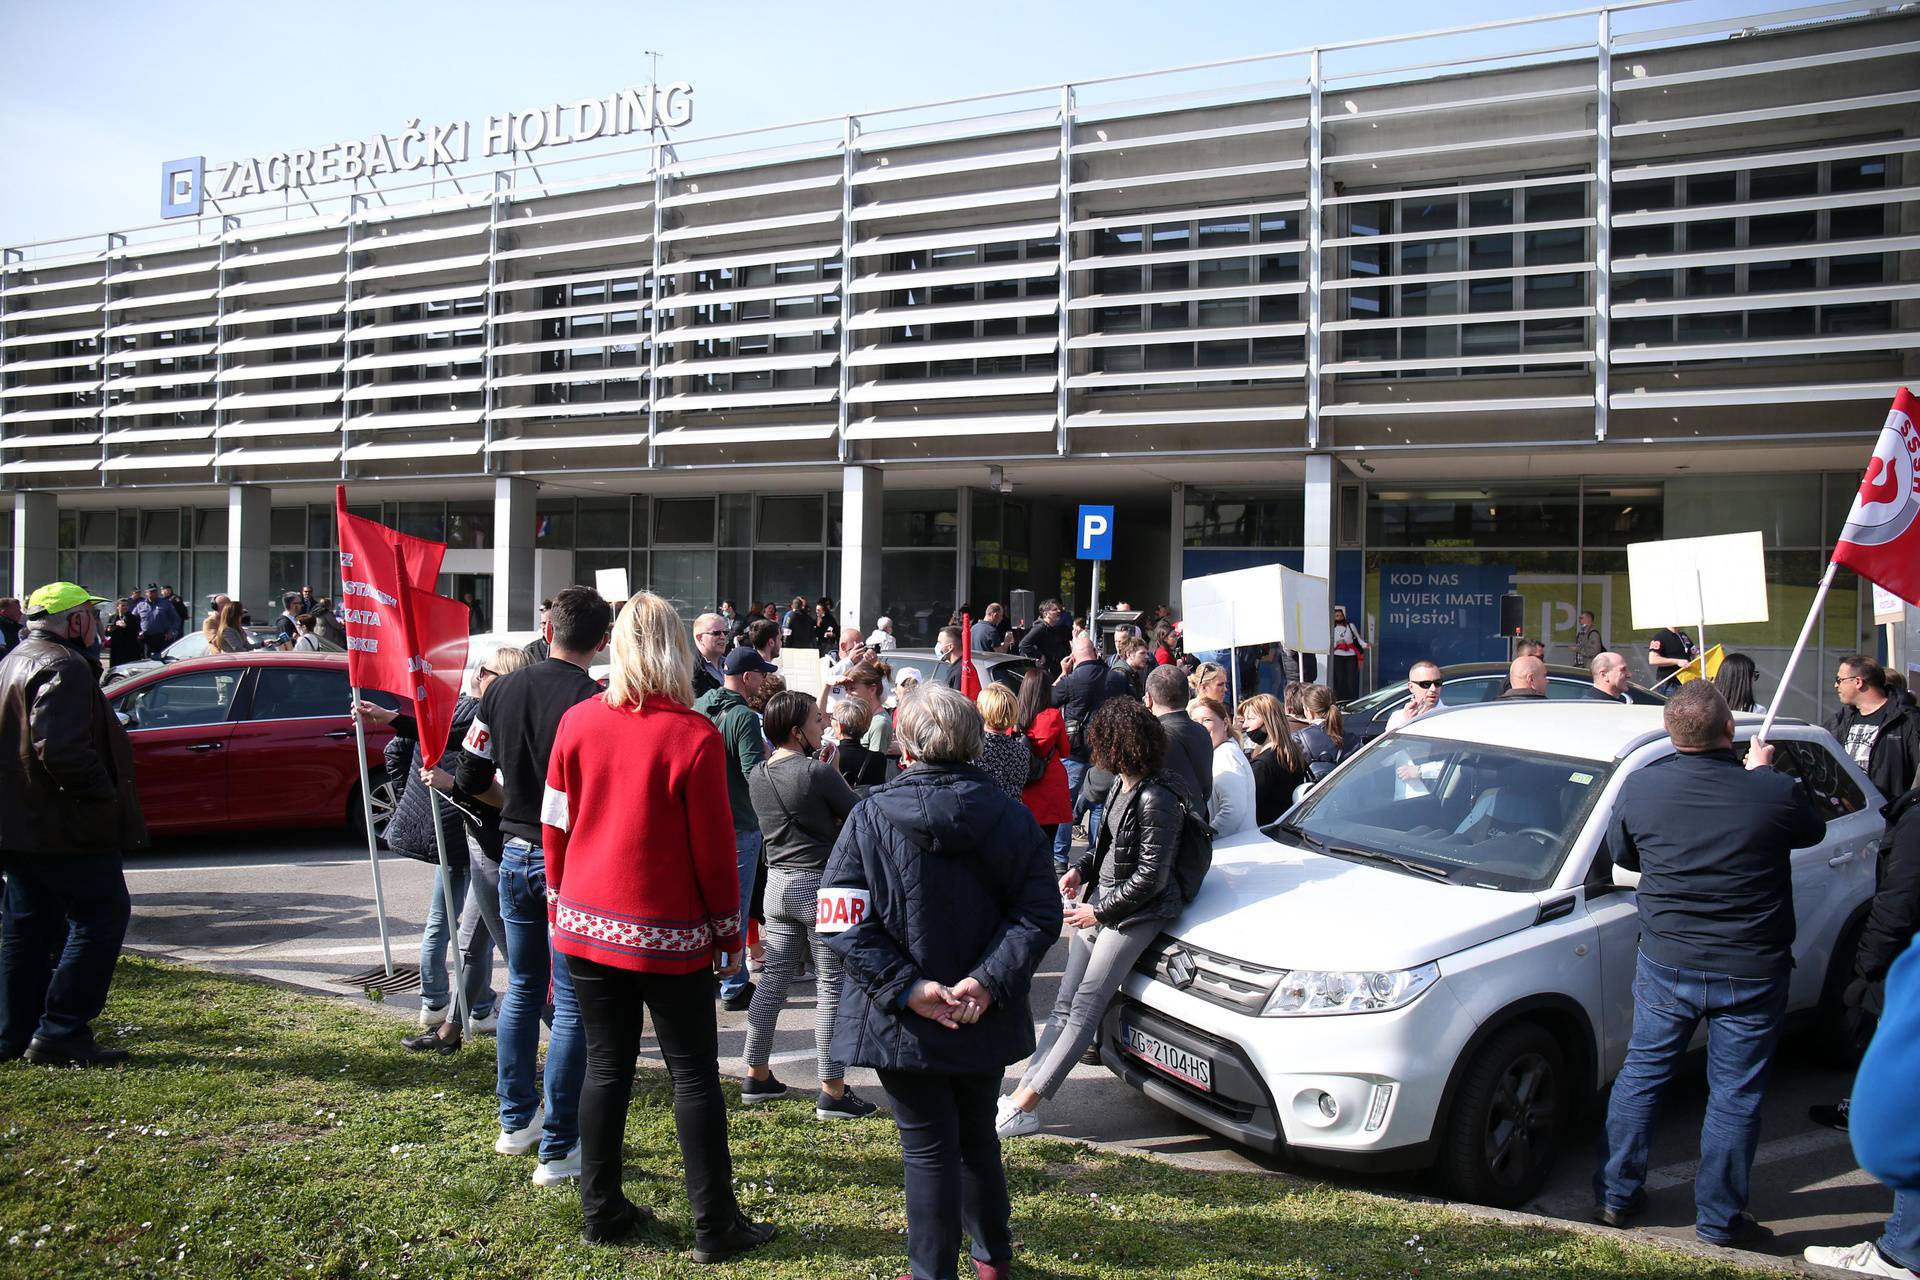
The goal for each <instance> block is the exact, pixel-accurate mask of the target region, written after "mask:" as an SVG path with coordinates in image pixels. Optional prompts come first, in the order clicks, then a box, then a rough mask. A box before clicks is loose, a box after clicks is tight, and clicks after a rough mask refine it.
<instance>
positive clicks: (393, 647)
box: [333, 485, 447, 741]
mask: <svg viewBox="0 0 1920 1280" xmlns="http://www.w3.org/2000/svg"><path fill="white" fill-rule="evenodd" d="M333 492H334V498H333V503H334V521H335V524H336V527H337V528H338V529H339V531H340V608H339V609H338V610H337V611H336V612H337V613H338V615H339V618H340V623H341V625H342V626H343V627H345V628H346V632H347V673H348V678H349V679H351V680H352V681H353V683H354V685H355V686H357V687H358V688H361V689H383V690H385V691H386V692H388V693H391V694H392V695H394V696H395V697H396V698H411V697H412V696H413V689H414V687H415V686H414V681H413V679H412V678H411V675H410V674H409V672H408V670H407V663H408V659H409V657H410V656H411V655H410V654H408V653H406V652H403V650H404V649H405V648H406V646H405V644H404V643H403V637H402V634H401V630H400V619H399V617H398V613H399V611H400V609H401V607H402V600H401V595H402V589H403V588H404V587H406V586H409V585H411V586H412V587H413V588H414V589H415V590H417V591H423V592H426V593H428V594H431V593H432V591H433V587H434V583H435V582H436V581H437V580H438V579H439V577H440V559H441V557H442V556H443V555H445V554H446V550H447V548H446V544H445V543H440V542H429V541H427V540H426V539H425V538H415V537H412V536H411V535H408V534H404V533H400V532H397V531H396V530H393V529H389V528H387V527H386V526H385V525H383V524H378V523H376V522H374V521H372V520H368V519H365V518H363V517H361V516H352V515H348V514H347V487H346V486H345V485H339V486H337V487H336V488H335V489H334V491H333ZM422 741H427V739H422Z"/></svg>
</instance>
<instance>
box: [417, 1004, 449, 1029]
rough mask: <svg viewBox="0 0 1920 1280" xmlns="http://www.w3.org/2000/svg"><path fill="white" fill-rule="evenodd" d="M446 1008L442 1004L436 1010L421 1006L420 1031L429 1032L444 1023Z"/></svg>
mask: <svg viewBox="0 0 1920 1280" xmlns="http://www.w3.org/2000/svg"><path fill="white" fill-rule="evenodd" d="M447 1008H448V1006H447V1005H444V1004H443V1005H441V1006H440V1007H439V1008H438V1009H429V1008H427V1007H426V1006H425V1005H421V1006H420V1029H421V1030H422V1031H431V1030H433V1029H434V1028H435V1027H437V1026H439V1025H440V1024H441V1023H443V1022H445V1021H446V1020H447Z"/></svg>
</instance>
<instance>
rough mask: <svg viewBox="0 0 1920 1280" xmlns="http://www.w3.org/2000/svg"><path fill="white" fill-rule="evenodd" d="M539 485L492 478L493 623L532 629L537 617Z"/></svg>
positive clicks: (514, 478) (515, 478) (505, 628)
mask: <svg viewBox="0 0 1920 1280" xmlns="http://www.w3.org/2000/svg"><path fill="white" fill-rule="evenodd" d="M539 492H540V486H539V485H536V484H535V483H534V482H533V481H531V480H528V479H525V478H524V477H521V476H500V477H499V478H497V479H496V480H495V481H494V482H493V625H494V626H495V627H497V628H499V629H500V630H502V631H531V630H532V629H533V627H534V625H535V624H536V623H537V622H538V621H539V612H538V605H539V597H538V596H536V595H535V594H534V592H535V586H534V581H533V576H534V575H533V562H534V555H533V523H534V511H533V506H534V500H535V497H536V495H537V494H538V493H539Z"/></svg>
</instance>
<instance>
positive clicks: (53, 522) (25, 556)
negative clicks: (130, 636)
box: [6, 490, 98, 607]
mask: <svg viewBox="0 0 1920 1280" xmlns="http://www.w3.org/2000/svg"><path fill="white" fill-rule="evenodd" d="M59 550H60V504H59V502H58V501H57V500H56V499H55V498H54V496H53V495H52V494H50V493H28V492H26V491H25V490H21V491H20V492H18V493H16V494H14V495H13V564H12V566H11V567H12V570H13V590H12V591H10V592H8V593H6V594H9V595H16V596H19V597H20V601H21V604H22V606H23V607H24V606H25V603H26V599H27V596H28V595H29V594H30V593H31V592H32V591H33V589H34V588H35V587H42V586H45V585H46V584H47V583H49V582H52V581H53V580H54V575H55V574H56V573H58V572H59V568H58V566H59V563H60V556H59ZM82 585H85V584H82ZM95 594H98V592H97V591H96V592H95Z"/></svg>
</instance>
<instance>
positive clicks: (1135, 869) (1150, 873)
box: [1074, 770, 1186, 928]
mask: <svg viewBox="0 0 1920 1280" xmlns="http://www.w3.org/2000/svg"><path fill="white" fill-rule="evenodd" d="M1179 785H1180V784H1179V783H1178V782H1177V781H1176V780H1175V779H1174V778H1172V777H1171V776H1169V775H1168V774H1167V773H1166V771H1164V770H1162V771H1161V772H1160V773H1157V774H1155V775H1154V776H1153V777H1151V778H1148V779H1147V780H1146V781H1145V782H1142V783H1141V784H1140V785H1139V786H1138V787H1135V788H1134V789H1133V790H1132V791H1131V792H1125V793H1123V792H1122V791H1121V790H1120V786H1119V784H1118V783H1117V782H1116V783H1115V785H1114V789H1113V791H1112V793H1111V794H1110V795H1109V796H1108V803H1109V804H1115V803H1117V804H1118V805H1120V810H1119V813H1118V814H1117V815H1116V816H1112V817H1109V816H1107V815H1104V814H1103V815H1102V817H1101V820H1100V830H1099V831H1098V832H1096V833H1095V834H1094V845H1093V849H1092V851H1091V852H1089V853H1087V854H1085V855H1083V856H1082V857H1081V859H1080V861H1079V862H1078V863H1076V864H1075V868H1074V869H1075V870H1077V871H1078V872H1079V873H1080V880H1081V883H1083V884H1088V885H1092V884H1097V883H1098V882H1099V878H1100V877H1099V871H1100V866H1101V864H1102V863H1104V862H1106V861H1107V860H1108V859H1109V858H1111V859H1112V860H1113V877H1112V878H1113V884H1114V888H1113V891H1112V892H1111V893H1109V894H1108V895H1107V896H1106V898H1105V899H1103V900H1102V901H1101V902H1100V904H1099V905H1098V906H1096V907H1095V908H1094V912H1093V914H1094V917H1095V918H1096V919H1097V920H1099V921H1100V923H1101V924H1103V925H1106V926H1108V927H1119V928H1133V927H1136V926H1143V925H1145V924H1147V923H1148V922H1151V921H1159V920H1168V919H1171V918H1173V917H1174V916H1176V915H1178V914H1179V913H1180V886H1179V884H1178V882H1176V881H1175V880H1174V878H1173V864H1174V862H1175V860H1176V859H1177V858H1178V857H1179V856H1180V832H1181V827H1182V825H1183V824H1184V822H1185V820H1186V811H1185V809H1184V808H1182V806H1181V804H1180V797H1179V795H1178V794H1176V790H1177V788H1178V786H1179ZM1115 797H1118V799H1116V798H1115Z"/></svg>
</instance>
